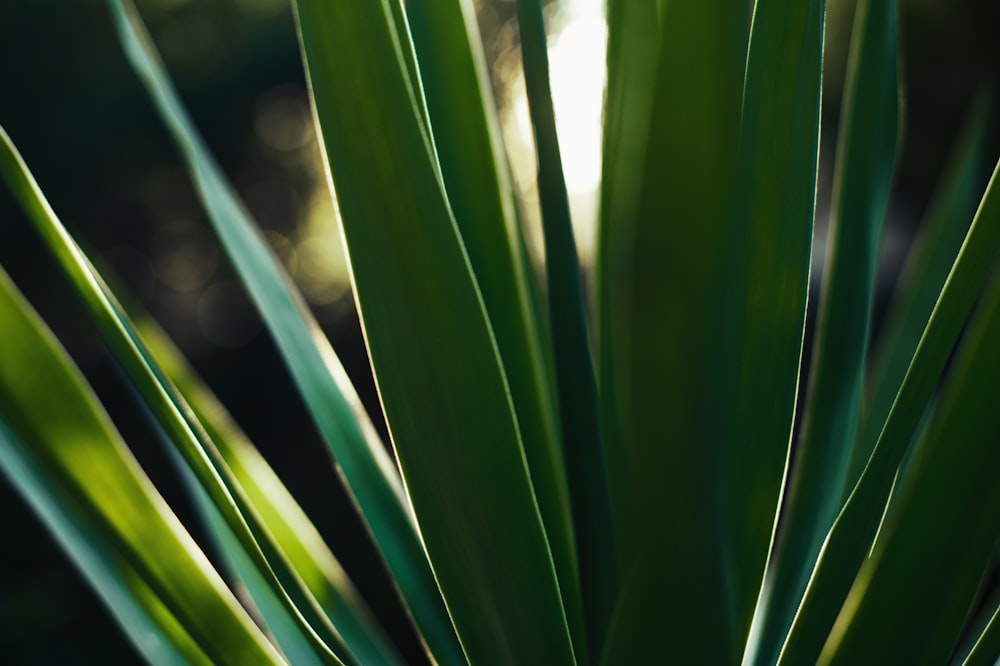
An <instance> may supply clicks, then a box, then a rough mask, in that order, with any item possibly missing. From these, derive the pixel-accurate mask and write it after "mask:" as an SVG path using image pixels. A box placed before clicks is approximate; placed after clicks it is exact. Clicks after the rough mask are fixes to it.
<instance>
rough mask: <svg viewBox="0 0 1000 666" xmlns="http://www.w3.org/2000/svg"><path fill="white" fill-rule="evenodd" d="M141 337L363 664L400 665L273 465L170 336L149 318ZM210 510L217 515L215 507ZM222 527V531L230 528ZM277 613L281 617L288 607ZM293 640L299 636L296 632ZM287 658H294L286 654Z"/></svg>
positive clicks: (240, 557) (252, 572)
mask: <svg viewBox="0 0 1000 666" xmlns="http://www.w3.org/2000/svg"><path fill="white" fill-rule="evenodd" d="M139 330H140V332H141V334H142V337H143V338H144V339H145V341H146V343H147V345H148V346H149V348H150V351H151V352H152V354H153V356H154V357H155V358H156V359H157V361H158V362H159V364H160V367H162V368H163V370H164V372H165V373H166V374H167V376H168V377H169V378H170V380H171V381H172V382H173V383H174V384H175V385H176V386H177V389H178V391H180V393H181V395H182V396H183V397H184V399H185V400H186V401H187V402H188V404H189V405H190V406H191V409H192V410H193V411H194V414H195V416H196V417H197V419H198V421H199V422H201V424H202V425H203V426H204V427H205V431H206V432H207V433H208V435H209V437H210V438H211V439H212V441H213V442H214V443H215V444H216V446H217V447H218V449H219V453H220V454H221V455H222V458H223V459H224V460H225V461H226V463H227V464H228V465H229V467H230V469H232V472H233V476H235V477H236V479H237V480H238V481H239V483H240V485H241V486H242V488H243V490H244V491H245V492H246V494H247V498H248V499H249V500H250V502H251V504H252V505H253V506H254V508H255V509H256V510H257V512H258V513H259V514H260V517H261V520H262V521H263V523H264V525H265V526H266V527H267V529H268V531H269V532H270V533H271V534H272V535H273V536H274V539H275V541H276V542H277V543H278V545H279V547H280V548H281V551H282V552H283V553H284V554H285V556H286V557H287V558H288V560H289V563H290V564H291V565H292V566H293V567H294V569H295V571H296V572H297V573H298V574H299V576H300V577H301V578H302V581H303V582H304V583H305V585H306V586H307V587H308V588H309V590H310V591H311V592H312V593H313V595H314V596H315V597H316V600H317V601H318V602H319V604H320V606H322V608H323V610H324V611H325V612H326V614H327V616H328V617H329V618H330V622H332V623H333V626H335V627H336V628H337V632H338V633H339V634H340V635H341V636H342V637H343V639H344V642H345V643H346V644H347V646H348V647H349V648H350V650H351V652H352V653H353V654H354V655H355V656H357V658H358V661H359V662H360V663H362V664H392V663H400V661H401V658H400V657H399V655H398V654H396V653H395V651H394V650H393V648H392V646H391V643H389V641H388V639H387V637H386V636H385V635H384V633H383V632H382V630H381V629H380V628H379V627H378V625H377V624H376V622H375V620H374V618H373V617H372V615H371V612H370V611H369V610H368V608H367V606H366V605H365V603H364V601H363V600H362V599H361V597H360V595H359V594H358V592H357V590H356V589H355V588H354V585H353V584H352V583H351V581H350V579H348V577H347V574H346V572H344V570H343V569H342V568H341V566H340V563H339V562H338V561H337V559H336V558H335V557H334V556H333V553H331V552H330V550H329V548H328V547H327V545H326V543H325V542H324V541H323V538H322V537H321V536H320V534H319V532H318V531H317V530H316V527H315V526H314V525H313V524H312V522H311V521H310V520H309V517H308V516H306V514H305V512H304V511H303V510H302V508H301V507H300V506H299V505H298V503H297V502H296V501H295V499H294V498H293V497H292V495H291V494H290V493H289V492H288V489H287V488H286V487H285V485H284V484H283V483H282V482H281V479H280V478H278V476H277V474H275V472H274V470H272V469H271V466H270V465H268V464H267V461H266V460H264V458H263V457H262V456H261V455H260V453H259V452H258V451H257V449H256V448H255V447H254V446H253V444H252V443H251V442H250V441H249V440H248V439H247V438H246V435H244V434H243V432H242V431H241V430H240V428H239V426H237V425H236V423H235V422H234V421H233V420H232V417H231V416H230V415H229V413H228V412H227V411H226V409H225V408H224V407H223V406H222V405H221V404H220V403H219V401H218V399H217V398H216V397H215V395H213V394H212V392H211V391H210V390H209V389H208V387H206V386H205V385H204V384H203V383H202V381H201V380H200V379H199V378H198V377H197V375H196V374H195V373H194V370H193V369H192V368H191V367H190V366H189V365H188V364H187V362H186V361H185V360H184V358H183V356H182V355H181V352H180V350H178V349H177V348H176V347H175V346H174V345H173V344H172V343H171V342H170V340H169V339H168V338H167V336H166V334H165V333H164V332H163V331H162V330H161V329H160V328H159V327H158V326H156V325H155V324H154V323H153V322H152V321H151V320H148V319H147V320H140V321H139ZM199 490H200V488H199ZM208 506H209V507H210V508H211V509H214V507H213V506H211V504H210V502H209V504H208ZM209 517H210V519H211V520H213V521H215V522H217V523H218V522H220V521H222V520H223V519H222V518H221V516H218V515H217V512H216V513H215V514H212V513H211V512H209ZM221 524H222V525H224V522H222V523H221ZM226 529H228V528H226ZM212 533H213V535H215V534H219V535H220V539H222V540H223V541H224V542H223V544H222V549H223V551H224V552H225V553H226V554H227V556H228V557H230V558H231V559H232V560H234V561H235V562H236V563H237V564H238V565H239V566H238V568H239V569H240V570H242V571H244V572H246V573H245V575H247V576H257V577H259V573H258V572H257V571H256V567H254V566H253V562H252V561H250V560H249V558H247V557H246V554H245V553H244V552H243V549H242V547H241V546H240V544H239V542H238V540H236V539H235V538H234V537H232V536H231V535H228V534H226V533H224V532H221V531H220V532H216V531H214V530H213V532H212ZM262 583H263V581H258V582H257V584H256V585H248V589H249V590H250V591H251V593H253V592H255V591H257V590H260V593H261V594H264V595H266V594H268V593H269V590H266V589H265V588H266V585H263V584H262ZM272 596H273V595H272ZM275 603H276V604H277V605H278V606H280V600H278V599H273V600H272V605H274V604H275ZM259 605H260V603H259V602H258V606H259ZM276 610H277V611H278V612H283V608H276ZM268 626H269V627H270V628H271V630H272V631H274V628H273V623H272V622H270V621H269V622H268ZM289 633H290V634H291V635H292V637H293V638H294V637H295V632H289ZM285 652H286V654H289V656H290V657H291V654H290V653H289V652H288V650H287V649H286V650H285ZM292 660H293V661H296V660H295V659H294V658H293V659H292Z"/></svg>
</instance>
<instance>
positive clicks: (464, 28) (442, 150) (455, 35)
mask: <svg viewBox="0 0 1000 666" xmlns="http://www.w3.org/2000/svg"><path fill="white" fill-rule="evenodd" d="M406 12H407V16H408V18H409V23H410V27H411V29H412V31H413V40H414V43H415V46H416V49H417V54H418V62H419V66H420V73H421V80H422V83H423V89H424V92H425V94H426V98H427V107H428V113H429V115H430V119H431V124H432V126H433V127H434V128H437V131H435V132H434V137H435V141H436V147H437V156H438V160H439V162H440V165H441V172H442V176H443V179H444V185H445V190H446V192H447V195H448V202H449V204H450V205H451V209H452V211H453V213H454V215H455V221H456V223H457V224H458V229H459V232H460V233H461V236H462V242H463V244H464V245H465V249H466V251H467V252H468V254H469V262H470V263H471V265H472V272H473V273H474V274H475V277H476V282H477V284H478V285H479V289H480V291H481V292H482V296H483V303H484V304H485V306H486V313H487V315H488V316H489V320H490V323H491V325H492V327H493V332H494V334H495V335H496V341H497V349H498V351H499V353H500V360H501V361H502V363H503V369H504V373H505V374H506V376H507V381H508V383H509V384H510V391H511V398H512V401H513V403H514V411H515V413H516V414H517V423H518V427H519V430H520V433H521V440H522V442H523V444H524V452H525V456H526V457H527V460H528V468H529V470H530V471H531V480H532V485H533V486H534V488H535V494H536V496H537V497H538V506H539V511H540V512H541V514H542V520H543V522H544V525H545V528H546V533H547V534H548V537H549V544H550V546H551V547H552V556H553V559H554V560H555V564H556V572H557V573H558V575H559V588H560V591H561V592H562V595H563V602H564V605H565V607H566V611H567V616H568V618H569V620H570V622H571V627H572V629H573V636H574V640H575V641H576V644H577V650H578V651H579V650H580V648H581V646H582V643H581V641H582V635H583V631H584V629H583V614H582V613H583V607H582V602H581V599H580V582H579V572H578V566H577V555H576V539H575V536H574V533H573V518H572V513H571V511H570V501H569V490H568V487H567V481H566V468H565V466H564V465H563V450H562V444H561V441H560V438H559V432H558V424H557V422H556V419H557V414H556V409H555V405H554V404H553V401H552V393H551V389H550V386H549V384H548V383H549V381H550V380H549V377H548V376H547V366H546V359H545V357H544V355H543V351H542V350H543V348H542V338H541V331H540V329H539V326H538V324H537V322H536V321H535V318H534V312H533V310H532V304H531V300H530V299H531V295H530V293H529V292H528V289H529V288H530V285H529V283H528V282H527V278H528V271H529V270H530V267H529V266H527V265H526V263H527V260H528V259H527V255H526V254H525V253H524V250H523V247H524V243H523V240H522V238H521V237H520V236H521V230H520V227H519V224H518V220H517V219H516V212H515V203H514V199H513V191H512V189H511V183H510V177H509V167H508V165H507V161H506V159H505V156H504V152H503V143H502V141H501V138H500V128H499V120H498V118H497V114H496V105H495V102H494V100H493V93H492V90H491V88H490V85H489V84H490V76H489V71H488V69H487V65H486V62H485V58H484V54H483V47H482V43H481V41H480V37H479V27H478V25H477V23H476V16H475V8H474V6H473V3H472V1H471V0H417V1H415V2H408V3H406Z"/></svg>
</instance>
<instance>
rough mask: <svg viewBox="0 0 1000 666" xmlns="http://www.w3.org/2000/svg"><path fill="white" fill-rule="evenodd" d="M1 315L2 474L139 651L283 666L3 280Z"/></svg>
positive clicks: (176, 658) (169, 657) (176, 659)
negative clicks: (24, 500) (71, 561)
mask: <svg viewBox="0 0 1000 666" xmlns="http://www.w3.org/2000/svg"><path fill="white" fill-rule="evenodd" d="M0 135H2V137H3V138H4V141H6V134H2V133H0ZM0 145H6V143H5V142H0ZM0 156H2V159H0V166H3V167H5V169H4V170H5V171H6V167H7V166H8V156H7V154H6V153H0ZM0 315H2V317H0V318H2V321H3V326H0V349H2V350H3V363H0V465H2V467H3V469H4V472H5V474H6V475H7V477H8V478H9V479H10V481H11V482H12V483H13V484H14V485H15V486H16V487H17V489H18V490H19V491H20V492H21V493H22V494H23V495H24V497H25V499H26V500H28V501H29V503H30V504H31V505H32V507H33V508H34V509H35V510H36V511H37V512H38V513H39V514H41V516H42V517H43V518H44V519H45V520H46V524H47V525H48V526H49V529H50V530H52V531H53V532H54V533H55V535H56V537H57V538H58V540H59V541H60V543H61V545H63V547H64V548H65V549H66V550H67V552H68V554H69V555H70V557H71V558H72V559H73V560H74V561H75V562H76V564H77V566H79V567H80V569H81V570H82V572H83V573H84V574H85V575H86V576H87V578H88V580H89V581H90V583H91V584H92V585H94V586H95V587H96V588H97V590H98V593H99V594H100V595H101V597H102V598H103V599H104V600H105V602H106V603H107V604H108V605H109V607H110V609H111V610H112V612H113V613H114V614H115V616H116V617H117V618H118V621H119V622H120V623H121V624H122V626H123V628H124V629H125V630H126V633H127V634H128V635H129V637H130V638H131V639H132V641H133V643H134V644H135V645H136V647H137V648H138V649H139V650H140V652H142V653H143V654H144V655H146V656H148V657H150V658H156V659H161V658H162V659H163V660H164V661H166V662H168V663H169V662H173V663H184V662H188V661H190V662H192V663H232V664H239V663H247V664H258V663H273V664H277V663H282V659H281V657H280V655H279V654H278V653H277V652H276V651H275V650H274V648H273V647H272V646H271V645H270V644H269V643H268V642H267V640H266V639H265V638H264V636H263V634H261V632H260V631H259V630H258V629H257V628H256V626H254V624H253V622H252V621H251V620H250V618H249V616H248V615H246V613H245V612H244V611H243V609H242V608H240V606H239V604H238V603H237V601H236V599H235V598H234V597H233V596H232V594H231V593H230V592H229V590H228V589H226V587H225V584H224V583H223V581H222V579H221V578H220V577H219V575H218V574H217V573H216V572H215V570H214V569H213V568H212V566H211V564H210V563H209V562H208V559H207V558H206V557H205V556H204V554H202V552H201V550H199V548H198V546H197V545H196V544H195V542H194V541H193V540H192V539H191V537H190V536H189V535H188V533H187V532H186V531H185V530H184V528H183V527H182V526H181V524H180V522H179V521H178V520H177V518H176V516H174V514H173V513H172V512H171V511H170V509H169V507H168V506H167V505H166V502H165V501H164V500H163V498H162V497H160V495H159V494H158V493H157V492H156V490H155V489H154V488H153V486H152V483H151V482H150V481H149V479H148V478H147V477H146V476H145V474H144V473H143V472H142V470H141V469H140V468H139V465H138V463H136V461H135V459H134V458H133V457H132V456H131V454H130V452H129V451H128V449H126V448H125V445H124V443H123V442H122V441H121V438H120V436H119V435H118V433H117V431H116V430H115V429H114V426H113V425H112V424H111V422H110V419H109V418H108V416H107V414H106V413H105V412H104V411H103V409H102V408H101V406H100V404H99V403H98V402H97V399H96V397H95V396H94V394H93V392H92V390H91V389H90V387H89V386H87V384H86V383H85V381H84V379H83V377H82V376H81V375H80V373H79V371H78V370H77V369H76V367H75V366H74V365H73V364H72V362H71V361H70V360H69V357H68V356H67V355H66V353H65V351H63V350H62V348H61V347H60V346H59V344H58V342H56V340H55V338H54V337H53V336H52V334H51V332H49V330H48V329H47V328H45V325H44V324H43V323H42V322H41V320H40V319H39V318H38V316H37V315H36V314H35V313H34V312H33V311H32V310H31V309H30V306H28V304H27V303H26V302H25V301H24V299H23V297H22V296H21V295H20V294H19V293H17V291H16V289H15V288H14V286H13V284H12V283H11V282H10V280H9V278H8V277H7V274H6V273H4V272H3V271H0ZM161 641H162V642H161Z"/></svg>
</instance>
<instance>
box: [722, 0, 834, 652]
mask: <svg viewBox="0 0 1000 666" xmlns="http://www.w3.org/2000/svg"><path fill="white" fill-rule="evenodd" d="M824 12H825V3H824V2H823V0H812V1H810V2H795V3H787V2H776V1H774V0H760V1H759V2H757V5H756V11H755V14H754V20H753V32H752V33H751V36H750V50H749V59H748V63H747V77H746V86H745V90H744V96H743V118H742V125H741V137H740V157H739V163H738V164H739V172H738V178H739V182H738V185H737V188H738V189H737V195H736V197H737V198H736V204H735V212H734V217H735V218H736V220H737V221H738V222H737V224H736V225H734V227H733V228H732V230H731V232H730V235H729V236H728V237H727V238H726V239H725V242H727V243H729V245H730V247H731V249H730V251H729V257H730V259H729V264H728V267H727V269H725V270H726V272H725V277H726V279H727V280H728V283H727V284H729V285H731V286H729V287H728V289H729V290H730V294H729V295H728V298H729V299H730V301H729V302H728V303H727V304H725V307H726V308H727V310H726V316H727V317H728V319H726V320H725V321H724V322H723V324H722V326H721V328H720V330H719V331H718V332H717V333H716V336H717V339H716V344H717V345H718V346H717V348H716V349H715V350H713V351H714V353H716V354H718V355H719V356H720V357H721V358H722V359H723V360H724V362H725V367H724V370H723V372H725V373H726V376H727V379H728V382H729V383H728V384H727V385H725V386H723V387H722V390H721V391H720V393H719V396H718V398H717V401H718V402H717V403H716V404H720V403H721V406H722V408H723V410H731V416H729V419H730V421H729V424H728V434H727V435H726V436H725V438H724V439H723V440H722V441H723V444H722V446H721V450H722V456H721V460H720V464H721V466H722V469H723V475H722V478H721V479H720V485H718V486H717V487H716V488H715V491H716V492H717V493H719V495H720V497H721V498H723V499H722V502H723V511H724V512H725V513H724V516H725V534H727V535H729V536H728V538H729V540H730V541H729V543H728V544H726V547H725V548H724V551H723V552H724V553H726V554H727V555H728V558H729V559H728V561H727V562H726V567H727V581H728V584H729V585H730V587H731V591H730V595H731V601H730V603H731V606H732V616H733V618H734V622H735V626H734V627H733V632H734V634H735V640H736V645H737V646H738V648H740V647H742V646H743V645H744V644H745V642H746V640H747V635H748V632H749V631H750V621H751V617H752V615H753V610H754V604H755V603H756V602H757V598H758V594H759V592H760V588H761V581H762V579H763V575H764V568H765V564H766V563H767V557H768V552H769V549H770V547H771V544H772V537H773V534H774V529H775V522H776V517H777V512H778V508H779V502H780V496H781V484H782V481H783V477H784V474H785V466H786V460H787V456H788V447H789V443H790V440H791V435H792V424H793V421H794V415H795V400H796V395H797V393H798V388H799V366H800V363H801V359H802V344H803V334H804V331H805V316H806V302H807V299H808V293H809V271H810V256H811V249H810V248H811V241H812V231H813V218H814V216H815V209H816V202H815V193H816V172H817V164H818V155H819V130H820V97H821V82H822V75H821V74H822V49H823V30H824V26H823V23H824ZM709 404H710V405H711V404H712V403H711V402H710V403H709ZM725 413H726V412H725V411H723V412H722V414H721V415H720V416H721V417H723V418H724V417H725ZM706 418H711V417H710V416H707V417H706Z"/></svg>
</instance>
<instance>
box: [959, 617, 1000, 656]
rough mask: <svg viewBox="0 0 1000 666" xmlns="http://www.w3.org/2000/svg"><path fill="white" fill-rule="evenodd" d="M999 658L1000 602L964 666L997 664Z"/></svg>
mask: <svg viewBox="0 0 1000 666" xmlns="http://www.w3.org/2000/svg"><path fill="white" fill-rule="evenodd" d="M998 660H1000V604H998V605H997V607H996V609H995V610H994V611H993V615H992V616H991V617H990V621H989V622H988V623H987V624H986V627H985V628H984V629H983V633H982V634H981V635H980V636H979V640H977V641H976V643H975V644H974V645H973V646H972V650H971V651H970V652H969V654H968V656H967V657H966V658H965V661H963V662H962V666H996V662H997V661H998Z"/></svg>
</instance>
